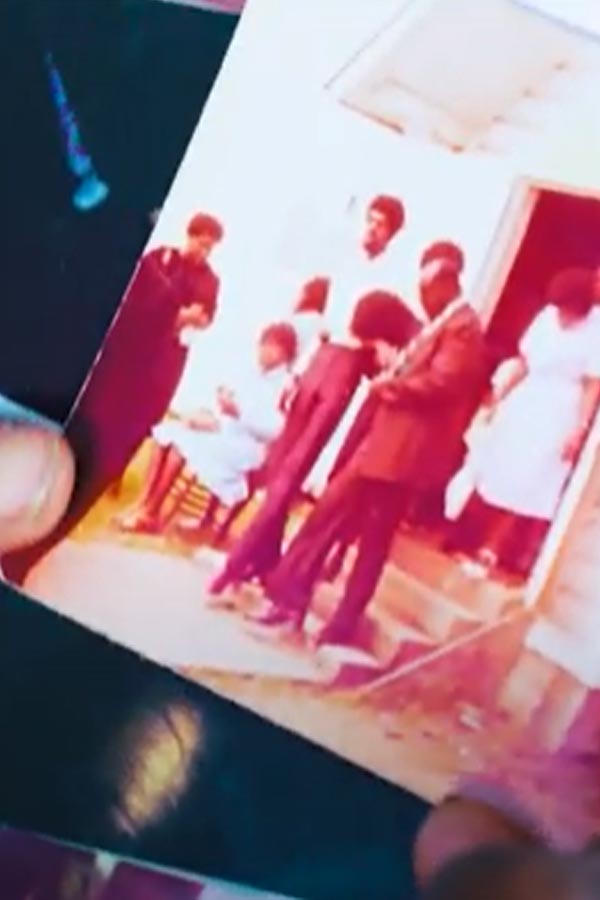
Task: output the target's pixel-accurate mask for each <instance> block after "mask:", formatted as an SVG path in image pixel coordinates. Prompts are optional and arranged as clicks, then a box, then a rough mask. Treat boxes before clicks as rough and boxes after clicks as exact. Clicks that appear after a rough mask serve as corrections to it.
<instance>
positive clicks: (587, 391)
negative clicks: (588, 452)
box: [562, 377, 600, 463]
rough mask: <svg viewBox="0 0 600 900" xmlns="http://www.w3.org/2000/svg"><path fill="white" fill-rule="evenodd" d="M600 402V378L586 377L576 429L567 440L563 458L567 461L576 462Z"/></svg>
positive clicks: (583, 383)
mask: <svg viewBox="0 0 600 900" xmlns="http://www.w3.org/2000/svg"><path fill="white" fill-rule="evenodd" d="M599 403H600V378H596V377H594V378H591V377H585V378H584V379H583V382H582V389H581V399H580V404H579V415H578V416H577V425H576V426H575V429H574V431H573V432H572V434H570V435H569V436H568V438H567V440H566V441H565V445H564V447H563V452H562V458H563V460H564V461H565V462H570V463H574V462H575V461H576V460H577V458H578V456H579V454H580V453H581V451H582V450H583V445H584V444H585V441H586V438H587V436H588V434H589V433H590V428H591V426H592V422H593V420H594V416H595V415H596V412H597V410H598V405H599Z"/></svg>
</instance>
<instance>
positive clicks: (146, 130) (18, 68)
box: [0, 0, 425, 900]
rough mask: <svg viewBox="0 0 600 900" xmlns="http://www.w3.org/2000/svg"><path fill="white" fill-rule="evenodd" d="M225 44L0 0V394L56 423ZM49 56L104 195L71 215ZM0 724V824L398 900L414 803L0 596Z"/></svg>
mask: <svg viewBox="0 0 600 900" xmlns="http://www.w3.org/2000/svg"><path fill="white" fill-rule="evenodd" d="M234 28H235V18H234V17H231V16H225V15H213V14H210V13H202V12H199V11H196V10H192V9H189V8H180V7H177V6H176V5H175V4H167V3H164V4H163V3H159V2H157V0H0V100H1V102H2V131H3V137H2V141H1V143H0V148H1V149H0V154H1V156H2V160H1V162H2V165H1V166H0V177H1V179H2V194H1V196H2V213H3V218H4V222H3V225H4V227H3V229H2V238H1V241H0V247H1V254H2V257H1V269H0V271H1V272H2V288H3V295H2V301H1V303H0V342H1V348H0V391H3V392H5V393H8V394H10V395H11V396H12V397H14V398H15V399H18V400H20V401H22V402H25V403H30V404H33V405H34V406H35V407H36V408H37V409H38V410H40V411H42V412H44V413H46V414H48V415H51V416H53V417H55V418H62V417H64V416H65V414H66V413H67V411H68V409H69V406H70V404H71V402H72V400H73V397H74V394H75V393H76V391H77V389H78V387H79V385H80V382H81V379H82V378H83V376H84V374H85V372H86V370H87V369H88V367H89V365H90V362H91V360H92V358H93V356H94V355H95V353H96V351H97V349H98V346H99V344H100V341H101V339H102V335H103V332H104V330H105V328H106V326H107V324H108V322H109V320H110V319H111V318H112V315H113V314H114V312H115V310H116V307H117V305H118V302H119V298H120V295H121V293H122V291H123V288H124V287H125V285H126V283H127V280H128V278H129V275H130V274H131V271H132V268H133V265H134V263H135V259H136V257H137V255H138V253H139V251H140V250H141V248H142V246H143V244H144V242H145V240H146V238H147V236H148V233H149V230H150V223H149V213H150V212H151V211H152V210H153V209H155V208H156V207H160V205H161V204H162V200H163V198H164V196H165V193H166V192H167V190H168V186H169V184H170V182H171V180H172V178H173V175H174V173H175V171H176V168H177V165H178V162H179V160H180V157H181V154H182V152H183V150H184V148H185V145H186V143H187V141H188V139H189V138H190V136H191V133H192V131H193V128H194V126H195V124H196V121H197V118H198V115H199V112H200V109H201V107H202V104H203V102H204V100H205V99H206V96H207V94H208V92H209V90H210V86H211V84H212V81H213V78H214V76H215V75H216V72H217V70H218V67H219V64H220V62H221V60H222V57H223V54H224V52H225V50H226V48H227V45H228V43H229V41H230V39H231V36H232V34H233V30H234ZM48 50H50V51H51V52H52V53H53V55H54V58H55V61H56V62H57V63H58V65H59V66H60V70H61V72H62V75H63V77H64V80H65V84H66V88H67V90H68V92H69V98H70V100H71V102H72V104H73V106H74V108H75V110H76V112H77V115H78V118H79V120H80V125H81V128H82V137H83V140H84V142H85V144H86V147H87V149H88V151H89V152H90V153H91V155H92V157H93V159H94V163H95V164H96V167H97V169H98V171H99V173H100V174H101V176H102V178H103V179H104V180H106V181H107V182H108V183H109V185H110V188H111V195H110V200H109V202H107V203H106V204H105V205H104V206H102V207H100V208H99V209H97V210H96V211H94V212H91V213H88V214H81V213H79V212H77V211H76V210H75V209H74V208H73V206H72V203H71V197H72V191H73V186H74V185H73V182H72V180H71V178H70V175H69V172H68V169H67V167H66V165H65V160H64V155H63V150H62V147H61V143H60V133H59V129H58V124H57V120H56V116H55V112H54V109H53V107H52V104H51V101H50V95H49V90H48V83H47V76H46V72H45V69H44V64H43V57H44V53H45V52H46V51H48ZM210 174H211V173H208V175H209V177H210ZM0 476H1V473H0ZM167 602H168V598H166V597H165V603H167ZM0 722H1V723H2V738H1V740H0V819H1V820H4V821H8V822H11V823H14V824H16V825H19V826H22V827H25V828H30V829H34V830H38V831H44V832H47V833H50V834H52V835H56V836H58V837H63V838H67V839H70V840H74V841H81V842H91V843H94V844H97V845H99V846H101V847H103V848H106V849H110V850H114V851H117V852H125V853H130V854H134V855H137V856H139V857H141V858H143V859H149V860H154V861H156V862H159V863H163V864H166V865H175V866H181V867H183V868H186V869H189V870H191V871H196V872H204V873H205V874H213V875H218V876H220V877H223V878H227V879H231V880H239V881H243V882H248V883H251V884H253V885H255V886H263V887H266V888H268V889H270V890H276V891H281V892H283V893H286V894H290V895H292V896H297V897H305V898H315V900H320V898H322V900H338V898H339V900H366V898H369V900H394V898H402V900H404V898H408V897H410V896H411V895H412V888H411V879H410V848H411V844H412V839H413V836H414V831H415V828H416V826H417V823H418V822H419V821H420V819H421V817H422V815H423V812H424V810H425V807H424V805H423V804H421V803H419V802H418V801H417V800H415V799H414V798H412V797H410V796H408V795H406V794H404V793H402V792H401V791H399V790H396V789H394V788H392V787H391V786H389V785H386V784H384V783H383V782H381V781H378V780H377V779H375V778H373V777H371V776H369V775H367V774H366V773H363V772H360V771H359V770H357V769H355V768H354V767H352V766H350V765H348V764H346V763H343V762H341V761H339V760H337V759H335V758H334V757H333V756H331V755H329V754H327V753H325V752H323V751H321V750H319V749H317V748H315V747H313V746H311V745H309V744H307V743H305V742H303V741H301V740H300V739H298V738H295V737H293V736H292V735H289V734H287V733H285V732H283V731H282V730H280V729H277V728H275V727H273V726H270V725H268V724H266V723H265V722H263V721H262V720H260V719H258V718H257V717H255V716H253V715H252V714H250V713H247V712H244V711H242V710H240V709H239V708H236V707H234V706H233V705H231V704H228V703H226V702H225V701H222V700H220V699H218V698H216V697H214V696H212V695H211V694H209V693H208V692H206V691H204V690H201V689H199V688H196V687H194V686H192V685H190V684H187V683H185V682H182V681H181V680H179V679H177V678H176V677H175V676H173V675H171V674H169V673H167V672H165V671H163V670H161V669H159V668H157V667H155V666H151V665H149V664H146V663H144V662H142V661H140V660H139V659H137V658H136V657H135V656H133V655H132V654H130V653H128V652H126V651H124V650H121V649H118V648H116V647H114V646H112V645H110V644H109V643H107V642H105V641H104V640H102V639H101V638H99V637H96V636H94V635H91V634H88V633H87V632H84V631H83V630H81V629H80V628H78V627H77V626H75V625H72V624H70V623H68V622H66V621H64V620H62V619H59V618H57V617H55V616H54V615H53V614H52V613H50V612H48V611H47V610H45V609H43V608H42V607H39V606H37V605H36V604H35V603H33V602H31V601H29V600H26V599H22V598H20V597H18V596H17V595H16V594H14V593H12V592H10V591H8V590H7V589H3V590H2V591H1V596H0ZM359 739H360V736H359V735H357V740H359Z"/></svg>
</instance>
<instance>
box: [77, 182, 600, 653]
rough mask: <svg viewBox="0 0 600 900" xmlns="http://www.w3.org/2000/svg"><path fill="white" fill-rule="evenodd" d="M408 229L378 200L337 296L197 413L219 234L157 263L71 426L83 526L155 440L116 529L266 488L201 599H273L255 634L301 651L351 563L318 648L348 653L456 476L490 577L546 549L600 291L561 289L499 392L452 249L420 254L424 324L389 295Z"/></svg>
mask: <svg viewBox="0 0 600 900" xmlns="http://www.w3.org/2000/svg"><path fill="white" fill-rule="evenodd" d="M404 221H405V211H404V207H403V204H402V203H401V201H400V200H399V199H397V198H395V197H391V196H385V195H382V196H378V197H376V198H374V199H373V201H372V202H371V203H370V204H369V205H368V208H367V210H366V214H365V220H364V226H363V230H362V234H361V238H360V241H358V242H357V243H358V246H356V247H355V253H354V258H353V259H350V260H348V265H347V266H344V268H343V271H341V272H340V273H339V276H338V275H337V274H336V273H335V272H332V273H326V274H325V275H323V276H320V277H318V278H314V279H312V280H311V281H310V282H308V283H307V284H306V285H305V287H304V289H303V290H302V292H301V296H300V298H299V299H298V301H297V302H296V304H295V306H294V307H293V309H292V310H290V314H289V315H288V316H283V317H282V318H281V320H279V321H276V322H271V323H269V324H268V325H267V326H266V327H265V328H264V330H263V331H262V333H261V334H260V336H259V339H258V342H257V346H256V350H255V353H254V358H253V359H252V360H250V361H249V362H248V363H247V364H246V363H244V364H243V365H242V364H240V365H239V366H238V369H237V370H236V375H235V377H233V378H232V382H233V383H230V384H228V385H227V386H221V387H219V388H218V389H217V390H216V392H215V396H214V398H213V401H212V403H211V404H209V405H206V404H205V405H204V406H199V407H198V408H197V409H195V410H193V411H191V412H186V413H182V411H181V410H178V409H177V408H176V406H177V404H174V403H173V398H174V397H175V396H176V394H177V385H178V383H179V382H180V380H181V378H182V375H183V372H184V367H185V362H186V358H187V354H188V352H189V347H190V334H193V333H194V332H198V331H201V330H204V329H206V328H207V327H208V326H209V325H210V324H211V322H212V321H213V319H214V316H215V313H216V311H217V305H218V294H219V279H218V276H217V275H216V274H215V272H214V270H213V269H212V267H211V265H210V263H209V257H210V254H211V252H212V249H213V247H214V246H216V244H217V243H218V242H219V241H220V240H222V238H223V228H222V226H221V224H220V223H219V222H218V221H217V220H216V219H214V218H213V217H212V216H209V215H205V214H198V215H196V216H194V217H193V218H192V220H191V221H190V223H189V225H188V231H187V242H186V244H185V245H184V247H183V248H182V249H181V250H180V249H176V248H159V249H157V250H154V251H151V252H150V253H149V254H147V255H146V256H145V257H144V258H143V259H142V261H141V263H140V266H139V267H138V270H137V272H136V274H135V276H134V279H133V281H132V284H131V287H130V289H129V291H128V294H127V296H126V298H125V301H124V303H123V305H122V310H121V312H120V314H119V317H118V318H117V320H116V322H115V324H114V326H113V329H112V331H111V333H110V334H109V337H108V340H107V343H106V345H105V349H104V350H103V352H102V354H101V356H100V358H99V360H98V362H97V365H96V370H95V373H94V375H93V376H92V378H91V379H90V380H89V382H88V384H87V386H86V388H85V389H84V391H83V393H82V397H81V399H80V404H79V410H78V414H77V416H76V417H75V420H74V422H75V427H77V428H78V429H80V430H83V432H84V433H85V434H86V437H87V442H88V445H87V452H86V453H85V454H84V456H83V458H84V462H85V465H86V466H87V467H88V469H89V472H88V473H87V474H86V473H84V476H85V477H84V479H83V484H84V486H85V491H86V496H85V498H84V500H83V503H82V505H81V506H80V510H81V512H84V511H85V509H87V508H89V506H90V505H91V504H92V503H93V502H94V501H95V499H97V498H98V497H99V496H100V494H101V493H103V492H104V491H105V490H106V489H107V488H108V487H109V486H110V485H111V483H113V482H114V481H115V480H117V479H119V478H120V477H121V475H122V472H123V471H124V469H125V468H126V466H127V464H128V463H129V461H130V460H131V459H132V457H133V456H134V454H135V453H136V451H137V450H138V448H139V447H140V446H141V444H142V443H143V442H144V441H145V440H146V438H148V436H150V435H151V436H152V439H153V440H152V450H151V454H150V463H149V469H148V472H147V475H146V478H145V485H144V488H143V491H142V496H141V497H140V499H139V502H138V503H136V506H135V509H134V510H133V511H130V512H129V513H128V514H127V515H125V516H124V517H122V519H121V522H120V524H121V527H123V528H126V529H130V530H133V531H145V532H153V531H156V530H160V528H161V522H162V519H161V516H162V511H163V510H164V504H165V500H166V499H167V498H168V496H169V494H170V491H171V490H172V488H173V485H174V483H175V482H176V481H177V478H178V477H179V476H180V475H181V473H182V472H183V471H184V470H185V471H187V472H190V471H191V472H192V474H193V475H194V476H195V478H196V479H197V480H198V481H199V482H200V483H201V484H202V485H203V486H205V487H206V488H207V489H208V490H209V491H210V493H211V494H212V495H213V496H214V497H216V499H217V500H218V501H220V502H221V503H222V504H223V505H224V506H225V507H228V508H231V507H233V506H235V505H236V504H239V503H241V502H244V500H246V499H247V498H248V496H249V494H250V493H251V492H252V490H253V488H254V487H256V486H257V485H258V486H259V487H260V489H261V494H262V497H261V499H260V502H258V503H257V508H256V510H255V511H253V515H252V516H251V517H250V518H249V522H248V524H247V525H246V527H245V528H244V529H243V530H242V532H241V534H240V536H239V537H238V538H237V539H235V540H234V542H233V545H232V546H231V548H230V550H229V552H228V555H227V558H226V560H225V563H224V566H223V568H222V570H221V571H220V572H219V573H218V575H217V576H216V577H215V578H214V580H213V581H212V583H211V585H210V588H209V590H210V592H211V593H212V594H213V595H220V594H223V593H224V592H234V591H235V589H236V587H238V586H239V585H240V584H241V583H243V582H247V581H249V580H258V581H259V582H260V583H261V584H262V586H263V589H264V595H265V603H264V606H263V607H262V609H261V611H260V614H259V615H258V617H256V618H258V621H259V623H260V624H261V625H263V626H265V627H268V628H270V627H273V628H277V629H280V628H281V627H284V626H285V627H286V628H291V629H295V630H298V631H301V630H302V628H303V624H304V620H305V618H306V615H307V613H308V611H309V609H310V605H311V601H312V598H313V595H314V592H315V588H316V586H317V585H318V583H319V582H320V581H321V580H323V579H325V578H331V573H332V571H334V572H339V571H340V568H341V562H340V561H341V560H343V558H344V555H345V551H346V550H347V549H348V547H350V546H354V547H355V548H356V554H355V558H354V561H353V563H352V566H351V571H350V572H349V574H348V577H347V578H346V580H345V584H344V587H343V591H342V597H341V599H340V602H339V604H338V606H337V609H336V612H335V614H334V616H333V618H332V619H331V621H330V622H329V623H328V624H327V625H326V626H325V628H324V630H323V631H322V632H321V634H320V636H319V638H318V641H319V643H321V644H349V643H350V644H351V643H352V642H354V641H355V640H356V638H357V634H358V633H359V631H360V628H359V626H360V623H361V620H362V616H363V613H364V611H365V609H366V607H367V606H368V604H369V602H370V600H371V598H372V597H373V596H374V593H375V590H376V587H377V584H378V581H379V579H380V577H381V574H382V571H383V568H384V566H385V563H386V561H387V559H388V557H389V555H390V551H391V548H392V544H393V540H394V536H395V534H396V532H397V529H398V526H399V523H400V522H401V521H402V520H403V519H404V518H405V517H407V515H408V511H409V510H413V511H414V510H415V509H419V508H421V509H431V508H432V506H433V507H435V506H436V504H437V507H438V508H441V509H442V510H443V498H444V494H445V491H446V489H447V486H448V484H449V482H450V481H451V480H452V478H453V477H454V476H455V475H456V473H457V472H458V471H459V470H460V469H461V467H466V466H470V468H471V470H472V471H471V475H472V482H473V483H472V493H471V497H470V499H469V502H468V503H467V504H466V507H465V510H464V512H463V514H462V515H461V516H460V517H459V521H458V522H457V523H455V524H454V526H453V535H454V537H455V538H456V537H457V536H458V539H457V540H456V545H457V546H458V545H460V544H461V541H462V542H463V543H465V545H468V547H467V549H468V551H469V552H470V554H471V556H472V557H473V558H474V559H475V560H476V562H477V565H478V566H480V567H481V569H482V571H484V572H485V573H486V574H489V573H491V572H492V571H493V570H494V568H495V567H497V566H499V565H502V563H503V561H504V562H505V559H503V555H504V550H505V546H506V545H507V541H508V540H509V538H510V537H511V531H512V532H514V530H515V529H517V530H518V529H519V528H520V527H522V526H523V523H524V522H525V521H527V522H528V523H532V524H533V526H535V527H538V528H542V530H543V528H544V527H546V526H547V524H548V522H549V521H550V520H551V519H552V517H553V515H554V513H555V511H556V507H557V504H558V502H559V500H560V497H561V495H562V492H563V490H564V486H565V484H566V482H567V479H568V477H569V474H570V472H571V470H572V467H573V464H574V462H575V461H576V459H577V458H578V456H579V453H580V452H581V449H582V447H583V443H584V441H585V439H586V437H587V435H588V433H589V429H590V427H591V424H592V420H593V417H594V415H595V412H596V409H597V404H598V398H599V397H600V342H599V341H598V338H599V337H600V314H599V313H598V311H597V308H596V306H595V301H596V298H597V295H598V291H597V287H598V284H597V279H596V278H595V273H594V272H593V271H591V270H587V269H579V268H578V269H572V270H567V271H563V272H561V273H559V274H558V275H557V276H556V277H555V278H553V279H552V280H551V283H550V285H549V286H548V288H547V291H546V295H545V297H544V298H543V303H542V311H541V312H540V313H539V315H538V316H537V317H536V318H535V320H534V322H533V323H532V325H531V327H530V328H529V330H528V331H527V333H526V334H525V336H524V337H523V339H522V341H521V346H520V351H519V355H518V357H516V358H515V359H513V360H510V361H507V362H504V363H503V364H502V365H501V366H500V367H499V368H498V369H497V370H496V372H495V373H494V372H493V371H492V369H493V364H492V363H491V361H490V353H489V348H488V347H487V344H486V337H485V334H484V330H483V327H482V324H481V321H480V319H479V316H478V314H477V312H476V311H475V309H474V308H473V307H472V306H471V305H470V303H469V302H468V300H467V299H466V298H465V297H464V296H463V292H462V286H461V275H462V272H463V268H464V264H465V260H464V254H463V251H462V249H461V248H460V247H459V246H458V245H457V244H455V243H452V242H450V241H446V240H442V241H438V242H435V243H433V244H432V245H431V246H429V247H428V248H426V249H425V251H424V252H423V254H422V256H421V260H420V270H419V284H418V295H419V296H418V299H419V304H418V307H413V309H411V307H410V306H409V305H408V304H407V303H406V302H404V300H403V299H402V298H401V297H400V296H399V295H398V293H397V292H396V291H394V290H391V289H389V269H390V257H391V255H390V248H391V246H392V244H393V243H394V242H395V241H397V240H398V239H399V236H400V234H401V232H402V229H403V227H404ZM382 284H384V285H385V286H382ZM365 383H368V384H369V387H368V390H367V392H366V395H365V398H364V400H363V402H362V404H360V405H359V407H358V410H357V412H356V415H355V417H354V421H353V422H351V423H350V427H349V428H347V429H345V431H346V433H345V435H343V437H344V439H343V441H342V443H341V449H340V450H339V452H338V455H337V459H336V460H335V462H334V464H333V466H332V468H331V471H330V475H329V478H328V483H327V486H326V488H325V489H324V491H323V492H322V493H320V495H319V496H318V497H317V498H316V500H315V502H314V506H313V508H312V510H311V511H310V512H309V514H308V515H307V517H306V518H305V520H304V521H303V522H302V524H301V525H300V527H299V529H298V530H297V532H296V534H295V536H294V537H293V538H292V539H291V541H289V542H288V543H287V546H286V541H285V535H286V530H287V526H288V524H289V520H290V514H291V513H292V511H293V510H294V508H295V504H296V502H297V500H298V498H299V496H300V495H301V494H302V491H303V488H304V486H305V484H306V480H307V478H308V476H309V475H310V473H311V471H312V470H313V467H314V466H315V464H316V462H317V461H318V459H319V457H320V456H321V454H322V452H323V450H324V449H325V448H326V447H327V446H328V445H329V443H330V441H331V439H332V437H333V436H334V434H336V432H338V429H339V427H340V422H341V421H342V420H343V419H344V416H345V414H347V411H348V408H349V406H350V403H351V401H352V399H353V397H354V396H355V395H356V394H357V391H358V389H359V386H361V385H363V386H364V384H365ZM482 409H483V410H484V413H483V418H484V419H485V425H486V427H485V431H486V438H485V441H484V442H483V444H482V446H481V448H480V452H478V453H477V454H470V455H469V453H468V447H467V443H466V440H465V435H466V434H467V432H468V428H469V425H470V423H471V422H472V421H473V419H474V416H475V415H476V413H478V411H479V414H480V416H481V410H482ZM338 434H339V432H338ZM80 502H81V501H80ZM482 512H483V513H484V515H483V516H482ZM474 522H475V523H476V526H475V527H474V525H473V523H474ZM482 522H485V523H486V525H485V527H482ZM513 536H514V535H513ZM463 539H464V540H463Z"/></svg>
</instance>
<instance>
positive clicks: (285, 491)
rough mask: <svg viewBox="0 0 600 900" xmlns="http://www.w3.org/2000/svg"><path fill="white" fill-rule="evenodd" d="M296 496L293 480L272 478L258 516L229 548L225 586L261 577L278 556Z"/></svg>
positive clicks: (276, 560) (224, 574)
mask: <svg viewBox="0 0 600 900" xmlns="http://www.w3.org/2000/svg"><path fill="white" fill-rule="evenodd" d="M297 492H298V485H297V483H296V480H295V479H294V480H292V479H289V478H287V477H286V475H285V473H284V475H283V477H280V478H274V479H273V480H272V482H271V483H270V484H268V485H267V487H266V495H265V498H264V500H263V502H262V503H261V505H260V507H259V509H258V512H257V513H256V515H255V516H254V518H253V520H252V521H251V522H250V524H249V525H248V527H247V528H246V530H245V531H244V533H243V534H242V535H241V536H240V537H239V538H238V540H237V541H236V543H235V545H234V546H233V547H232V549H231V551H230V553H229V555H228V557H227V563H226V565H225V570H224V573H223V576H224V579H225V580H226V581H227V582H228V583H234V582H239V581H247V580H250V579H252V578H255V577H261V576H263V575H264V574H265V573H266V572H268V571H269V570H270V569H272V568H273V567H274V566H276V565H277V562H278V560H279V558H280V555H281V545H282V542H283V535H284V531H285V526H286V522H287V517H288V513H289V510H290V507H291V505H292V503H293V500H294V497H295V496H296V494H297Z"/></svg>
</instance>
